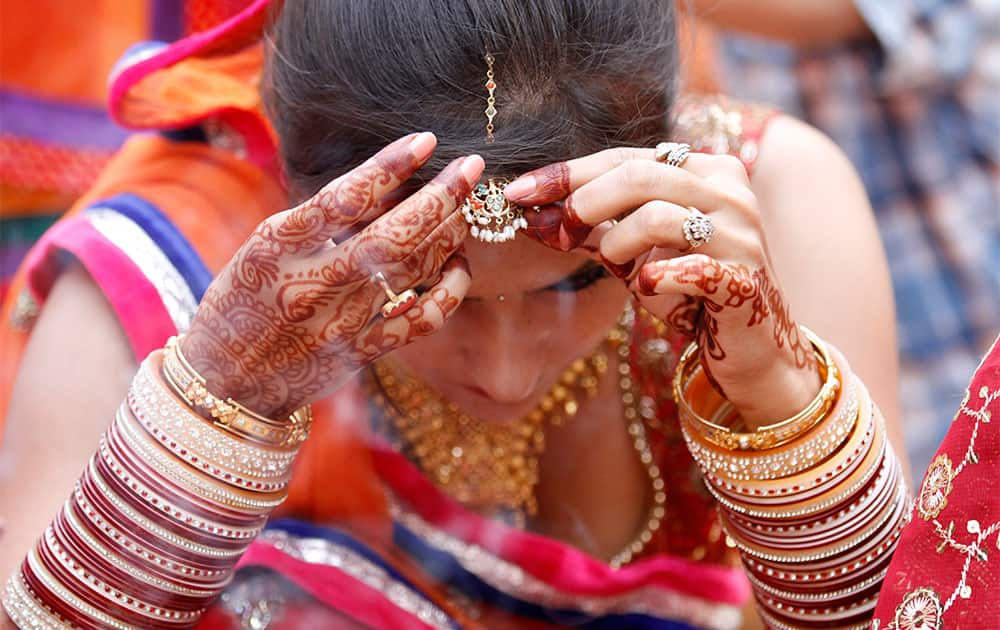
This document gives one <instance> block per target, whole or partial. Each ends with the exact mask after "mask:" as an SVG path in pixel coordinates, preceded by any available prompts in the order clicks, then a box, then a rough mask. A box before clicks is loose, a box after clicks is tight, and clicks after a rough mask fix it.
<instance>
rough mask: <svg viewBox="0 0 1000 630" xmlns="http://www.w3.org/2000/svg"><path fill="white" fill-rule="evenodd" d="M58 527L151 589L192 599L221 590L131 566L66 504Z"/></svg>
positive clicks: (211, 595) (219, 586)
mask: <svg viewBox="0 0 1000 630" xmlns="http://www.w3.org/2000/svg"><path fill="white" fill-rule="evenodd" d="M58 518H59V524H60V526H63V527H65V528H66V529H67V530H68V531H70V532H72V534H73V536H74V537H75V538H77V539H79V540H81V541H83V543H84V544H85V545H86V546H87V547H89V548H90V550H91V551H92V552H93V553H94V554H95V555H97V556H98V557H101V558H103V559H104V560H106V561H107V562H108V563H110V564H111V565H113V566H114V567H116V568H117V569H118V570H119V571H121V572H123V573H127V574H128V575H130V576H131V577H132V578H133V579H135V580H139V581H140V582H144V583H146V584H148V585H149V586H150V587H152V588H157V589H160V590H162V591H166V592H169V593H174V594H177V595H181V596H185V597H194V598H204V599H210V598H212V597H214V596H215V595H216V593H218V590H217V588H221V587H222V585H221V584H218V585H217V588H216V589H210V588H191V587H188V586H185V585H184V584H182V583H180V582H177V581H174V580H167V579H164V578H161V577H159V576H157V575H155V574H153V573H150V572H149V571H146V570H144V569H142V568H140V567H139V566H137V565H135V564H132V563H131V562H129V561H128V560H126V559H124V558H122V557H120V556H119V555H117V554H116V553H114V552H113V551H112V550H111V549H110V548H108V547H106V546H105V545H104V544H102V543H101V542H99V541H98V540H97V539H96V538H94V536H92V535H91V534H90V533H89V532H88V531H87V529H86V527H84V525H83V523H81V522H80V521H79V519H78V518H77V517H76V516H75V515H74V514H73V510H72V507H71V506H70V505H69V504H68V502H67V505H64V506H63V510H62V513H61V514H60V515H59V517H58Z"/></svg>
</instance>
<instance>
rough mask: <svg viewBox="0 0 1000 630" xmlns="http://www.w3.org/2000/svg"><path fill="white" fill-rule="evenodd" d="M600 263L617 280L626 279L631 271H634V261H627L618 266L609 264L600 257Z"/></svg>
mask: <svg viewBox="0 0 1000 630" xmlns="http://www.w3.org/2000/svg"><path fill="white" fill-rule="evenodd" d="M601 263H602V264H603V265H604V266H605V267H606V268H607V270H608V271H610V272H611V273H612V274H613V275H614V276H615V277H616V278H618V279H619V280H625V279H627V278H628V277H629V275H631V274H632V270H633V269H635V260H629V261H628V262H625V263H622V264H620V265H619V264H616V263H613V262H611V261H610V260H608V259H607V258H605V257H604V256H603V255H602V256H601Z"/></svg>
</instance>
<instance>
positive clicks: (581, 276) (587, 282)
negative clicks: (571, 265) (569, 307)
mask: <svg viewBox="0 0 1000 630" xmlns="http://www.w3.org/2000/svg"><path fill="white" fill-rule="evenodd" d="M609 276H610V274H609V273H608V270H607V269H605V268H604V267H603V266H602V265H600V264H599V263H596V262H594V261H592V260H591V261H587V262H586V263H584V264H583V265H582V266H581V267H580V268H579V269H577V270H576V271H574V272H573V273H571V274H570V275H568V276H566V277H565V278H563V279H562V280H559V281H558V282H555V283H553V284H550V285H549V286H547V287H543V288H541V289H539V290H540V291H559V292H563V293H576V292H579V291H583V290H584V289H586V288H588V287H590V286H593V285H594V284H595V283H597V281H599V280H602V279H604V278H607V277H609Z"/></svg>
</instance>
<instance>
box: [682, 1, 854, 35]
mask: <svg viewBox="0 0 1000 630" xmlns="http://www.w3.org/2000/svg"><path fill="white" fill-rule="evenodd" d="M685 4H686V3H681V4H680V6H681V7H684V6H685ZM690 6H691V7H692V8H693V9H694V12H695V13H696V14H697V15H698V17H699V18H702V19H704V20H705V21H707V22H710V23H712V24H714V25H716V26H718V27H719V28H722V29H725V30H731V31H739V32H742V33H746V34H749V35H758V36H763V37H768V38H771V39H777V40H781V41H785V42H788V43H792V44H799V45H810V46H816V45H821V44H832V43H836V42H841V41H848V40H853V39H861V38H867V37H870V36H871V31H869V29H868V25H867V24H866V23H865V21H864V19H863V18H862V16H861V14H860V13H859V12H858V9H857V7H856V5H855V3H854V1H853V0H752V1H751V2H746V1H744V0H692V1H691V2H690Z"/></svg>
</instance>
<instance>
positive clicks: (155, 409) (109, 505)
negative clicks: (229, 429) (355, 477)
mask: <svg viewBox="0 0 1000 630" xmlns="http://www.w3.org/2000/svg"><path fill="white" fill-rule="evenodd" d="M160 360H161V353H158V352H154V353H153V354H152V355H150V358H149V359H148V360H147V361H145V362H144V363H143V365H142V366H141V369H140V372H139V374H138V375H137V377H136V379H135V380H134V381H133V386H132V388H131V390H130V392H129V396H128V399H127V402H123V403H122V405H121V406H120V407H119V409H118V412H117V414H116V416H115V419H114V421H113V422H112V424H111V426H110V427H109V428H108V429H107V431H106V432H105V433H104V435H103V436H102V437H101V439H100V440H99V442H98V448H97V452H96V453H95V454H94V456H93V457H92V458H91V459H90V461H89V463H88V465H87V467H86V468H85V469H84V472H83V474H82V475H81V476H80V478H79V480H78V481H77V483H76V485H75V488H74V491H73V494H72V495H71V497H70V498H69V499H68V500H67V501H66V502H65V503H64V504H63V506H62V508H61V509H60V511H59V512H58V513H57V515H56V517H55V518H54V519H53V520H52V521H51V522H50V524H49V526H48V527H47V528H46V530H45V531H44V533H43V535H42V536H41V538H40V539H39V540H38V542H37V543H36V545H35V546H34V547H33V548H32V549H31V550H30V551H29V553H28V555H27V557H26V558H25V560H24V562H23V563H22V565H21V570H20V572H18V573H17V574H15V575H14V576H12V577H11V579H10V580H9V581H8V583H7V586H6V588H5V590H4V592H3V600H4V601H3V605H4V607H5V608H6V609H7V611H8V613H9V614H10V616H11V618H12V619H13V620H14V621H15V622H16V623H18V624H19V625H21V626H24V627H38V628H50V627H51V628H56V627H59V628H61V627H88V628H89V627H102V628H122V629H125V628H134V627H143V628H145V627H157V628H170V627H191V626H193V625H194V624H195V623H197V621H198V619H199V618H200V617H201V615H202V613H203V612H204V610H205V608H206V607H207V606H208V605H210V604H211V602H212V601H213V600H214V599H215V598H216V597H217V596H218V595H219V594H220V593H221V592H222V590H223V589H224V588H225V586H226V585H227V584H228V583H229V581H230V579H231V577H232V572H233V568H234V566H235V563H236V560H237V559H238V558H239V556H240V555H241V554H242V553H243V551H244V550H245V549H246V547H247V546H248V545H249V543H250V542H251V541H252V540H253V538H254V537H256V536H257V535H258V534H259V532H260V530H261V528H262V527H263V526H264V523H265V522H266V520H267V517H268V514H269V512H270V510H271V508H273V507H274V506H275V505H277V504H278V503H280V502H281V500H283V498H284V497H285V493H286V490H287V480H288V475H289V473H290V468H291V463H292V458H293V457H294V455H295V451H294V448H293V445H294V444H295V443H297V442H296V441H294V440H293V441H289V440H283V442H282V444H283V446H280V447H279V446H278V445H269V446H261V445H252V444H248V443H247V440H242V441H241V440H237V439H236V438H234V437H233V434H232V433H223V431H222V430H220V428H219V427H218V423H213V424H214V425H215V426H213V424H209V423H206V422H205V420H204V419H203V418H202V417H201V416H198V415H197V414H195V413H194V411H193V410H191V409H190V408H188V407H187V406H186V405H185V404H184V403H183V402H181V400H182V397H180V396H179V395H178V394H176V393H174V392H172V391H171V389H170V387H169V385H168V384H167V383H166V382H165V378H164V377H162V376H160V375H159V374H158V370H156V369H151V368H150V366H151V365H153V366H155V367H159V365H160ZM300 412H301V413H305V414H306V415H308V414H307V412H306V411H304V410H300ZM297 413H299V412H297ZM303 417H305V416H303ZM255 421H256V420H255ZM300 428H301V427H300ZM217 455H218V456H217ZM220 460H225V461H220Z"/></svg>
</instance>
